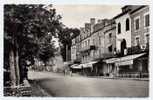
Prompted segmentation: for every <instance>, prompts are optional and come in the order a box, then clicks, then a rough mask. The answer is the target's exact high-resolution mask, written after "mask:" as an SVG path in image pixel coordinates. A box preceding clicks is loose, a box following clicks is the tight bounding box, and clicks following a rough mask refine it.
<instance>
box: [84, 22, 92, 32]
mask: <svg viewBox="0 0 153 100" xmlns="http://www.w3.org/2000/svg"><path fill="white" fill-rule="evenodd" d="M90 30H91V25H90V23H85V31H86V32H90Z"/></svg>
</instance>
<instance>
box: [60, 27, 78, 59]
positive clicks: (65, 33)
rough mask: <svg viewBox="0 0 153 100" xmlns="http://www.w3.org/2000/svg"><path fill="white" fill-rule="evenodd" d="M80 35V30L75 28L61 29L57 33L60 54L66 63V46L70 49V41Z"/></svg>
mask: <svg viewBox="0 0 153 100" xmlns="http://www.w3.org/2000/svg"><path fill="white" fill-rule="evenodd" d="M79 34H80V30H79V29H77V28H63V29H62V30H61V32H60V33H59V40H60V42H61V43H62V46H61V54H62V57H63V60H64V61H66V46H68V49H69V50H70V49H71V44H72V41H71V40H72V39H73V38H75V37H76V36H78V35H79Z"/></svg>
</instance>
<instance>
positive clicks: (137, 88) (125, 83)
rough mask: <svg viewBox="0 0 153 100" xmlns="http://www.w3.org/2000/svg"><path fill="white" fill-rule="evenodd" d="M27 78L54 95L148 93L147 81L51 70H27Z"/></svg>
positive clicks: (146, 94)
mask: <svg viewBox="0 0 153 100" xmlns="http://www.w3.org/2000/svg"><path fill="white" fill-rule="evenodd" d="M29 78H30V79H33V80H36V81H37V83H38V84H39V85H40V87H42V88H43V89H44V90H45V91H47V92H48V93H49V94H51V95H52V96H55V97H80V96H81V97H82V96H83V97H85V96H97V97H101V96H105V97H106V96H113V97H114V96H119V97H145V96H148V94H149V93H148V91H149V89H148V88H149V82H148V81H136V80H113V79H100V78H87V77H79V76H72V77H71V76H63V75H61V74H56V73H52V72H29Z"/></svg>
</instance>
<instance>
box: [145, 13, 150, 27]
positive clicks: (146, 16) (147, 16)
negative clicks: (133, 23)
mask: <svg viewBox="0 0 153 100" xmlns="http://www.w3.org/2000/svg"><path fill="white" fill-rule="evenodd" d="M148 26H149V14H147V15H145V27H148Z"/></svg>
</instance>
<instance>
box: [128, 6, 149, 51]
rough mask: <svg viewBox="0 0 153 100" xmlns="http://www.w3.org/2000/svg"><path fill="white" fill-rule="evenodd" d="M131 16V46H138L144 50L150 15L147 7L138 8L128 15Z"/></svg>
mask: <svg viewBox="0 0 153 100" xmlns="http://www.w3.org/2000/svg"><path fill="white" fill-rule="evenodd" d="M130 15H131V22H132V25H131V32H132V36H131V42H132V46H137V45H140V47H141V48H142V49H145V48H146V46H147V44H148V43H149V34H150V33H149V31H150V28H149V27H150V18H149V17H150V13H149V6H140V7H139V8H137V9H135V10H134V11H132V12H131V13H130Z"/></svg>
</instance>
